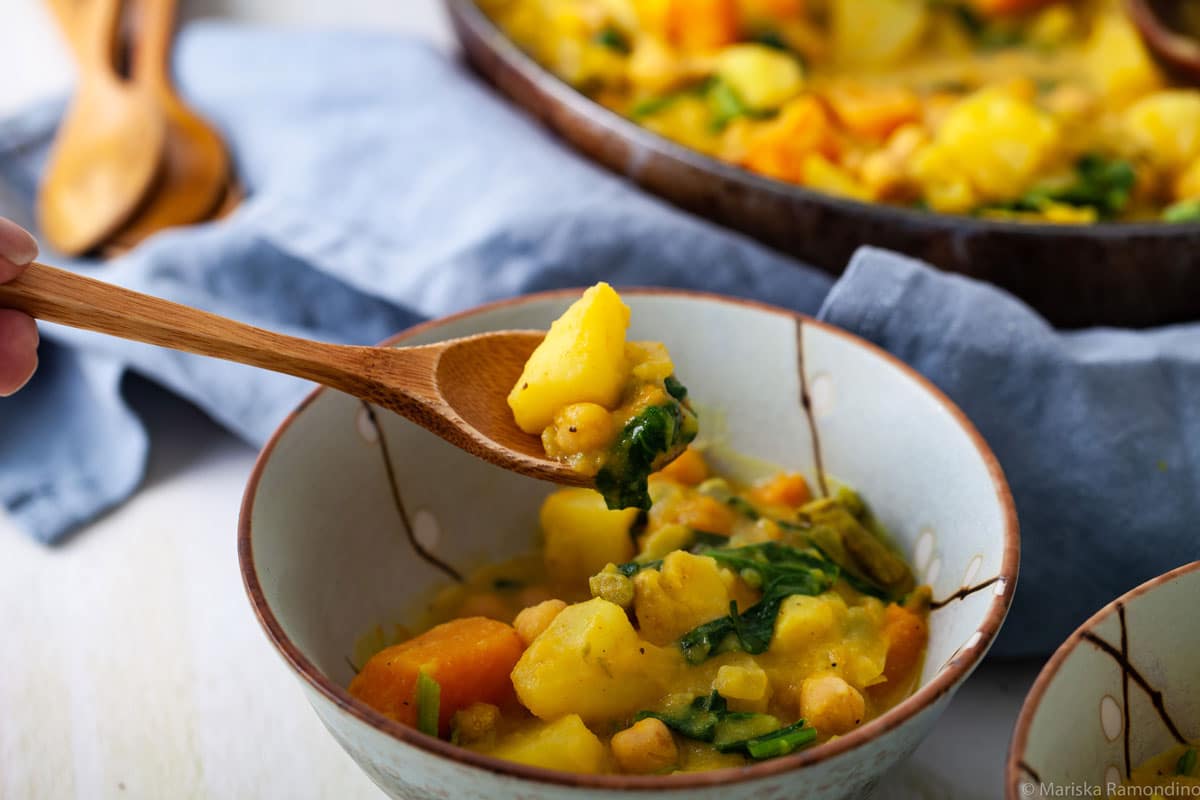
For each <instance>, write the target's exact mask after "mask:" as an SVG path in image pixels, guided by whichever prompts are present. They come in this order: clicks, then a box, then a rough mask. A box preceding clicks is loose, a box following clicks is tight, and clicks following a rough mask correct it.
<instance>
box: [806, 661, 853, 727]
mask: <svg viewBox="0 0 1200 800" xmlns="http://www.w3.org/2000/svg"><path fill="white" fill-rule="evenodd" d="M866 711H867V704H866V701H865V700H863V696H862V694H861V693H860V692H859V691H858V690H857V689H855V688H854V687H853V686H851V685H850V684H848V683H846V681H844V680H842V679H841V678H839V677H838V676H836V675H822V676H820V677H816V678H805V679H804V683H802V684H801V685H800V713H801V714H802V715H803V716H804V719H805V720H807V722H808V724H809V725H812V726H813V727H814V728H816V729H817V730H819V731H821V732H822V733H829V734H843V733H847V732H849V731H851V730H853V729H854V728H856V727H858V726H859V725H860V724H862V721H863V717H864V715H865V714H866Z"/></svg>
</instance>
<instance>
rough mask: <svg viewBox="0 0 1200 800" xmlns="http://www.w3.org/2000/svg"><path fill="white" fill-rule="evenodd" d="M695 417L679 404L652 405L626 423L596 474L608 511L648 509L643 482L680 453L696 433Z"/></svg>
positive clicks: (648, 494)
mask: <svg viewBox="0 0 1200 800" xmlns="http://www.w3.org/2000/svg"><path fill="white" fill-rule="evenodd" d="M698 427H699V426H698V424H697V422H696V415H695V414H693V413H692V411H691V409H690V408H688V407H687V406H686V405H684V404H683V403H680V402H678V401H675V402H672V403H670V404H668V405H662V406H651V407H650V408H647V409H645V410H644V411H642V412H641V413H640V414H638V415H637V416H636V417H634V418H633V419H631V420H629V422H627V423H625V427H624V429H623V430H622V431H621V435H620V436H619V437H618V438H617V442H616V444H614V445H613V446H612V448H611V449H610V450H609V451H608V455H607V456H606V458H605V460H604V465H603V466H602V467H601V468H600V471H599V472H598V473H597V474H596V488H597V489H598V490H599V491H600V494H602V495H604V501H605V502H606V503H607V504H608V507H609V508H645V509H648V508H650V492H649V489H648V487H647V483H646V479H647V478H648V477H649V476H650V473H652V472H654V471H655V470H657V469H659V468H661V467H662V466H663V465H664V464H665V463H667V462H668V461H670V460H671V459H672V458H674V457H675V456H676V455H678V454H679V453H680V452H682V451H683V449H684V448H685V447H687V446H688V444H689V443H691V441H692V440H693V439H695V438H696V433H697V431H698Z"/></svg>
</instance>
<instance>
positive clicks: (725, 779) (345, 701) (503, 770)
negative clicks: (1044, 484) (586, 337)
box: [238, 287, 1021, 790]
mask: <svg viewBox="0 0 1200 800" xmlns="http://www.w3.org/2000/svg"><path fill="white" fill-rule="evenodd" d="M581 291H582V289H578V288H574V289H557V290H551V291H545V292H537V293H533V294H528V295H522V296H519V297H514V298H509V299H506V300H499V301H496V302H492V303H487V304H485V305H481V306H477V307H475V308H472V309H469V310H466V311H463V312H460V313H457V314H452V315H449V316H446V317H442V318H439V319H436V320H431V321H429V322H425V323H422V324H419V325H416V326H414V327H411V328H408V329H407V330H405V331H403V332H401V333H399V334H397V335H395V336H393V337H390V338H388V339H386V340H385V341H384V342H382V343H381V345H385V346H390V345H395V344H397V343H399V342H402V341H404V340H406V339H409V338H411V337H413V336H416V335H418V334H421V333H424V332H425V331H428V330H431V329H434V328H437V327H440V326H442V325H445V324H447V323H451V322H456V321H458V320H462V319H465V318H468V317H472V316H476V315H478V314H483V313H489V312H492V311H495V310H497V309H501V308H507V307H510V306H514V305H521V304H525V303H530V302H536V301H540V300H554V299H559V298H565V297H577V296H578V295H579V293H580V292H581ZM621 292H622V294H624V295H627V296H657V297H679V298H690V299H695V300H701V301H710V302H716V303H723V304H728V305H735V306H743V307H749V308H753V309H756V310H759V311H764V312H767V313H770V314H774V315H776V316H782V317H786V318H788V319H792V320H796V321H798V322H799V321H802V322H803V324H804V325H812V326H815V327H818V328H820V329H822V330H823V331H825V332H827V333H830V334H832V335H834V336H839V337H841V338H843V339H846V340H848V341H849V342H850V343H852V344H854V345H856V346H858V347H862V348H864V349H866V350H868V351H870V352H872V353H874V354H875V355H876V356H879V357H881V358H882V359H884V360H885V361H886V362H888V363H890V364H891V365H892V366H894V367H896V368H897V369H899V370H900V372H902V373H903V374H905V375H907V376H908V377H909V378H910V379H912V380H914V381H915V382H916V383H917V384H918V385H919V386H921V387H922V388H923V389H925V391H926V392H928V393H929V394H930V395H931V396H932V398H933V399H934V400H935V401H936V402H938V403H939V404H940V405H941V406H942V407H943V409H944V410H945V411H946V412H947V413H948V414H949V415H950V416H951V417H952V418H953V419H954V420H955V421H956V422H957V423H958V424H959V426H960V427H961V428H962V429H963V430H964V431H965V432H966V433H967V435H968V437H969V438H970V440H971V442H972V444H974V446H975V449H976V451H977V452H978V453H979V455H980V458H981V459H982V460H983V462H984V464H985V465H986V467H987V470H988V473H989V475H990V477H991V479H992V485H993V488H994V489H995V492H996V497H997V500H998V502H999V504H1000V508H1001V509H1002V513H1003V515H1004V531H1003V539H1004V541H1003V546H1004V553H1003V556H1002V559H1001V564H1000V570H999V573H998V575H999V578H1000V579H1002V580H1003V586H1002V588H1001V589H1000V590H999V591H993V592H991V595H992V599H991V605H990V608H989V609H988V612H987V615H986V617H985V618H984V620H983V622H982V624H981V625H980V626H979V629H978V630H979V633H980V634H981V636H982V638H981V639H980V641H979V643H978V644H977V645H976V646H974V647H972V648H970V649H969V651H968V652H967V653H965V654H964V653H959V654H956V655H955V656H953V657H952V658H951V660H950V661H949V662H948V666H946V667H944V668H943V670H942V671H941V672H939V673H938V674H937V675H936V676H935V677H934V678H933V680H932V681H930V682H929V683H928V684H926V685H925V686H922V687H921V688H920V689H918V690H917V691H916V692H914V693H913V694H912V695H911V696H909V697H907V698H906V699H904V700H903V701H901V702H900V703H898V704H897V705H896V706H894V707H893V708H891V709H889V710H888V711H887V712H885V713H884V714H882V715H880V716H879V717H876V718H875V719H873V720H871V721H870V722H868V723H867V724H865V725H863V726H862V727H861V728H858V729H856V730H854V731H853V732H851V733H849V734H846V735H845V736H842V737H839V738H837V739H835V740H833V741H830V742H827V743H825V744H822V745H819V746H817V747H814V748H811V749H808V750H802V751H800V752H797V753H793V754H791V755H788V756H783V757H780V758H776V759H772V760H770V761H763V762H760V763H758V764H753V765H750V766H746V767H731V768H725V769H718V770H710V771H707V772H694V773H680V774H675V775H663V776H642V775H582V774H576V773H571V772H563V771H559V770H551V769H544V768H541V767H530V766H525V765H523V764H517V763H515V762H511V761H504V760H502V759H499V758H495V757H492V756H487V755H483V754H480V753H476V752H473V751H470V750H466V749H464V748H461V747H458V746H456V745H452V744H450V743H449V742H446V741H443V740H441V739H438V738H435V737H432V736H428V735H426V734H424V733H421V732H420V731H418V730H416V729H415V728H411V727H409V726H407V725H403V724H401V723H399V722H397V721H395V720H392V719H389V718H388V717H385V716H384V715H382V714H380V713H379V712H378V711H375V710H374V709H372V708H371V707H369V706H367V705H366V704H365V703H362V702H360V701H359V700H357V699H355V698H353V697H352V696H351V695H350V693H349V692H348V691H347V690H346V689H345V687H342V686H339V685H338V684H336V683H334V682H333V681H332V680H330V679H329V678H328V677H327V676H326V675H325V674H324V673H323V672H322V671H321V670H320V669H318V668H317V667H316V665H315V664H313V663H312V662H311V661H310V660H309V659H308V657H307V656H305V655H304V654H303V653H302V652H301V651H300V649H299V648H298V647H297V646H296V645H295V643H293V642H292V641H291V639H289V638H288V636H287V634H286V633H285V632H284V630H283V627H282V625H280V623H279V620H278V619H276V617H275V614H274V613H273V612H272V611H271V608H270V606H269V605H268V604H267V601H266V597H265V595H264V594H263V589H262V585H261V583H260V582H259V579H258V574H257V571H256V568H255V564H254V554H253V545H252V538H253V530H252V523H251V520H252V519H253V515H254V501H255V498H256V495H257V492H258V486H259V482H260V480H261V479H262V475H263V472H264V470H265V469H266V465H267V462H268V461H269V460H270V458H271V455H272V453H273V452H274V450H275V447H276V446H277V445H278V443H279V441H280V439H281V438H282V437H283V435H284V433H286V432H287V430H288V429H289V428H290V427H291V425H292V423H293V422H295V420H296V419H297V418H298V417H299V415H300V414H301V413H302V412H303V411H304V410H305V409H306V408H307V407H308V406H309V405H311V404H312V403H313V402H314V401H315V400H316V399H317V398H318V397H320V396H321V395H322V394H323V393H324V392H326V391H328V390H327V389H325V388H318V389H316V390H314V391H313V392H312V393H311V394H310V395H308V397H306V398H305V399H304V400H303V401H302V402H301V403H300V405H299V406H298V407H297V408H296V409H295V410H294V411H292V412H291V413H290V414H289V415H288V416H287V418H285V419H284V421H283V422H282V423H281V424H280V426H279V428H278V429H277V430H276V431H275V433H274V434H272V436H271V438H270V439H269V440H268V441H267V443H266V445H265V446H264V447H263V449H262V452H261V453H260V454H259V456H258V459H257V460H256V462H255V464H254V469H253V471H252V472H251V474H250V478H249V480H248V482H247V485H246V492H245V495H244V496H243V499H242V507H241V512H240V516H239V519H238V561H239V565H240V569H241V573H242V582H243V584H244V586H245V589H246V594H247V596H248V598H249V600H250V605H251V607H252V608H253V609H254V613H255V616H257V617H258V621H259V623H260V624H261V625H262V627H263V630H264V631H265V632H266V634H267V638H269V639H270V640H271V642H272V643H273V644H274V645H275V647H276V649H277V650H278V651H279V652H280V654H281V655H282V656H283V658H284V660H286V661H287V662H288V664H289V665H290V666H291V667H292V669H293V670H295V671H296V672H297V673H298V674H299V675H300V677H302V678H303V679H304V680H305V681H306V682H307V683H308V684H309V685H310V686H311V687H312V688H313V689H315V690H316V691H317V692H318V693H320V694H321V695H323V696H324V697H325V698H326V699H327V700H329V701H330V702H332V703H333V704H334V705H336V706H338V707H339V708H340V709H341V710H342V711H344V712H346V713H347V714H349V715H351V716H353V717H355V718H357V719H358V720H359V721H360V722H363V723H366V724H367V725H370V726H372V727H373V728H375V729H376V730H378V731H380V732H382V733H385V734H388V735H390V736H391V737H393V738H395V739H398V740H400V741H401V742H403V743H405V744H408V745H411V746H413V747H416V748H418V749H421V750H424V751H426V752H428V753H430V754H431V755H434V756H440V757H443V758H448V759H450V760H452V761H455V762H458V763H460V764H465V765H467V766H470V767H477V768H480V769H484V770H487V771H489V772H493V773H497V774H501V775H507V776H510V777H514V778H520V779H524V780H529V781H536V782H542V783H549V784H556V785H560V786H569V787H577V788H579V787H582V788H594V789H609V790H647V789H650V790H663V789H666V790H676V789H696V788H704V787H712V786H719V785H724V784H729V783H737V782H741V781H747V780H755V779H760V778H767V777H770V776H773V775H778V774H780V773H783V772H789V771H791V770H794V769H800V768H802V767H807V766H810V765H813V764H817V763H820V762H822V761H826V760H828V759H831V758H833V757H835V756H838V755H841V754H842V753H844V752H847V751H849V750H852V749H854V748H856V747H858V746H860V745H862V744H864V743H866V742H868V741H871V740H873V739H876V738H878V737H880V736H882V735H883V734H885V733H887V732H888V731H891V730H893V729H895V728H896V727H899V726H900V725H901V724H903V723H905V722H907V721H908V720H910V719H912V718H913V717H915V716H917V715H918V714H919V713H920V712H922V711H924V710H925V709H927V708H929V707H930V706H932V705H933V704H934V703H935V702H936V701H937V700H938V699H939V698H941V697H942V696H943V695H945V694H947V693H948V692H952V691H954V690H955V689H956V687H957V685H958V684H959V682H960V680H964V679H965V678H966V676H968V675H969V674H970V673H971V671H972V670H974V668H975V667H976V666H977V665H978V663H979V661H980V660H981V659H982V658H983V656H984V654H985V653H986V652H987V650H988V648H989V647H990V646H991V643H992V642H993V641H994V640H995V638H996V634H997V633H998V632H999V630H1000V626H1001V625H1002V624H1003V622H1004V618H1005V616H1006V615H1007V614H1008V609H1009V607H1010V606H1011V604H1012V598H1013V594H1014V592H1015V590H1016V585H1017V573H1018V568H1019V563H1020V549H1021V541H1020V531H1019V527H1018V524H1017V512H1016V507H1015V505H1014V502H1013V497H1012V493H1011V491H1010V490H1009V487H1008V483H1007V481H1006V479H1005V477H1004V472H1003V470H1002V469H1001V467H1000V464H999V462H998V461H997V460H996V457H995V455H994V454H993V453H992V450H991V448H990V447H989V446H988V444H987V442H986V441H985V440H984V438H983V436H982V435H981V434H980V433H979V431H978V430H977V429H976V428H975V426H974V425H973V424H972V423H971V421H970V420H969V419H968V418H967V416H966V414H964V413H963V411H962V410H961V409H959V408H958V406H956V405H955V404H954V403H953V402H951V400H950V399H949V398H948V397H946V395H945V394H943V393H942V391H941V390H939V389H938V388H937V387H936V386H934V385H933V383H931V382H930V381H929V380H928V379H926V378H925V377H924V376H922V375H921V374H920V373H918V372H917V371H916V370H914V369H913V368H912V367H910V366H908V365H907V364H905V363H904V362H903V361H901V360H900V359H898V358H896V357H895V356H893V355H892V354H891V353H888V352H887V351H886V350H884V349H882V348H880V347H878V346H876V345H874V344H872V343H870V342H868V341H866V340H864V339H861V338H859V337H857V336H855V335H853V334H851V333H849V332H847V331H844V330H842V329H840V328H837V327H835V326H833V325H830V324H828V323H825V322H821V321H819V320H815V319H813V318H811V317H808V316H806V315H803V314H798V313H796V312H793V311H789V310H787V309H783V308H779V307H776V306H771V305H768V304H766V303H759V302H757V301H753V300H746V299H742V298H735V297H728V296H723V295H718V294H713V293H709V292H698V291H690V290H680V289H661V288H649V287H635V288H623V289H621Z"/></svg>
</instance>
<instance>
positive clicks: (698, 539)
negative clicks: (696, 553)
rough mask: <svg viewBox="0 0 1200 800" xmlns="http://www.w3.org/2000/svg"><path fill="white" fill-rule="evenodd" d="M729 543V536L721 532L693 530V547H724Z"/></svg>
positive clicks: (696, 548) (694, 548) (695, 548)
mask: <svg viewBox="0 0 1200 800" xmlns="http://www.w3.org/2000/svg"><path fill="white" fill-rule="evenodd" d="M728 543H729V537H728V536H724V535H722V534H720V533H710V532H708V531H692V549H693V550H698V549H699V550H707V549H708V548H711V547H723V546H724V545H726V544H728Z"/></svg>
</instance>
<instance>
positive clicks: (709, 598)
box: [633, 550, 730, 645]
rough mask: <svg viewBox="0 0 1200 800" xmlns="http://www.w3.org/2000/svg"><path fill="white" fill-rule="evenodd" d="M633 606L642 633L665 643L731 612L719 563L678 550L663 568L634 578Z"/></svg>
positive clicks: (664, 561) (671, 555) (667, 559)
mask: <svg viewBox="0 0 1200 800" xmlns="http://www.w3.org/2000/svg"><path fill="white" fill-rule="evenodd" d="M633 591H634V594H633V607H634V612H635V613H636V615H637V620H638V625H639V627H640V628H641V631H642V635H643V636H645V637H646V639H648V640H649V641H651V642H654V643H655V644H661V645H666V644H669V643H670V642H673V641H675V640H676V639H678V638H679V637H680V636H682V635H683V634H685V633H687V632H688V631H690V630H691V629H692V628H695V627H696V626H697V625H702V624H704V623H705V622H708V621H710V620H714V619H716V618H717V617H723V616H725V615H726V614H728V613H729V599H730V598H729V591H728V588H727V587H726V585H725V581H724V580H723V579H722V577H721V569H720V567H719V566H718V565H717V562H716V561H714V560H713V559H711V558H708V557H707V556H694V555H692V554H691V553H688V552H685V551H683V550H676V551H675V552H673V553H671V554H670V555H668V556H667V557H666V558H665V559H663V565H662V569H661V570H653V569H646V570H642V571H641V572H639V573H638V574H637V575H636V576H634V579H633Z"/></svg>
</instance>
